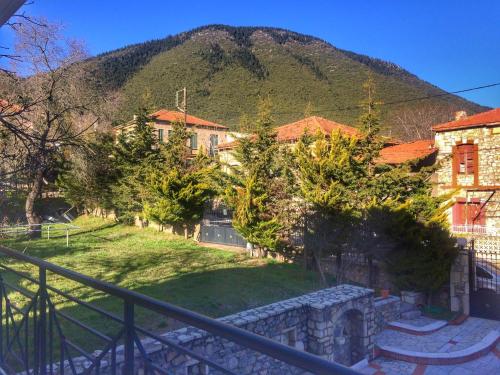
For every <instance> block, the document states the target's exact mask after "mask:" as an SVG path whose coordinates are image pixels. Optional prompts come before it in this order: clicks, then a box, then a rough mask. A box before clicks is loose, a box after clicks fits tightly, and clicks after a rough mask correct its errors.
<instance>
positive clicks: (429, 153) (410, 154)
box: [218, 116, 437, 166]
mask: <svg viewBox="0 0 500 375" xmlns="http://www.w3.org/2000/svg"><path fill="white" fill-rule="evenodd" d="M275 131H276V139H277V140H278V142H280V143H282V144H290V145H294V144H295V143H297V142H298V141H299V139H300V138H301V137H302V136H303V135H304V134H305V133H307V134H310V135H315V134H317V133H318V132H320V133H322V134H324V135H325V136H326V137H329V136H330V135H331V134H332V132H334V131H340V132H341V133H343V134H345V135H349V136H360V135H361V132H360V131H359V129H356V128H354V127H352V126H349V125H344V124H340V123H338V122H335V121H332V120H327V119H325V118H322V117H318V116H311V117H307V118H304V119H302V120H299V121H295V122H292V123H290V124H286V125H282V126H279V127H277V128H276V129H275ZM249 136H250V137H251V135H249ZM433 144H434V141H433V140H425V141H415V142H409V143H402V142H400V141H398V140H396V139H392V138H385V139H384V145H385V146H386V147H384V149H382V152H381V153H380V158H379V159H378V161H379V162H380V163H385V164H401V163H405V162H408V161H414V160H420V161H421V162H419V163H418V165H419V166H420V165H432V164H433V163H434V160H435V155H436V152H437V150H436V148H434V146H433ZM237 145H238V141H237V140H235V141H232V142H228V143H222V144H219V147H218V148H219V155H220V160H221V161H222V162H223V163H225V164H226V165H230V166H235V165H237V161H236V160H235V159H234V156H233V150H234V148H235V147H236V146H237Z"/></svg>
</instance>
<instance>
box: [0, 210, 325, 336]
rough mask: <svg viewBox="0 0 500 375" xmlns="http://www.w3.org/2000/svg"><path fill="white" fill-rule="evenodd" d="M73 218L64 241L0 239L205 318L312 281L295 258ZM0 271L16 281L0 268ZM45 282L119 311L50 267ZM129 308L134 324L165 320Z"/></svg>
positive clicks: (76, 312)
mask: <svg viewBox="0 0 500 375" xmlns="http://www.w3.org/2000/svg"><path fill="white" fill-rule="evenodd" d="M75 224H76V225H78V226H80V227H81V230H78V231H76V232H73V233H72V234H71V237H70V246H69V248H66V239H65V237H64V236H61V237H59V238H51V239H50V240H47V239H38V240H34V241H13V240H3V241H0V244H2V245H4V246H8V247H11V248H14V249H17V250H20V251H24V252H25V253H26V254H29V255H32V256H35V257H39V258H43V259H45V260H47V261H50V262H52V263H55V264H58V265H60V266H63V267H67V268H70V269H72V270H75V271H78V272H81V273H83V274H86V275H89V276H92V277H94V278H97V279H100V280H106V281H109V282H111V283H114V284H117V285H120V286H122V287H125V288H128V289H131V290H135V291H137V292H140V293H143V294H146V295H148V296H151V297H154V298H157V299H160V300H163V301H167V302H170V303H173V304H176V305H179V306H183V307H185V308H188V309H192V310H194V311H197V312H200V313H203V314H206V315H209V316H213V317H218V316H223V315H226V314H230V313H233V312H237V311H240V310H244V309H249V308H253V307H256V306H260V305H264V304H267V303H271V302H273V301H278V300H282V299H286V298H290V297H293V296H297V295H300V294H303V293H306V292H309V291H312V290H315V289H318V288H320V283H319V280H318V278H317V276H316V274H314V273H311V272H307V271H304V270H303V269H302V267H300V266H297V265H293V264H282V263H277V262H274V261H272V260H267V259H266V260H265V259H255V258H249V257H247V256H245V255H243V254H240V253H237V252H232V251H228V250H219V249H213V248H207V247H201V246H199V245H197V244H196V243H195V242H194V241H191V240H185V239H183V238H181V237H179V236H174V235H170V234H166V233H161V232H157V231H154V230H153V229H139V228H135V227H129V226H123V225H120V224H116V223H115V222H112V221H106V220H103V219H98V218H87V217H82V218H79V219H78V220H76V221H75ZM1 261H2V262H7V263H10V266H11V267H14V268H16V269H18V270H21V271H23V272H28V273H32V274H36V269H35V268H33V267H31V266H30V265H28V264H23V263H21V262H12V261H8V260H6V259H3V260H1ZM2 274H5V276H4V277H6V278H9V280H10V281H12V282H15V283H21V281H19V280H17V279H16V278H13V277H12V276H11V275H8V274H7V273H5V272H3V271H2ZM48 284H49V285H52V286H54V287H56V288H58V289H61V290H63V291H65V292H69V293H70V294H71V295H73V296H75V297H78V298H80V299H82V300H84V301H87V302H92V303H93V304H95V305H98V306H100V307H103V308H105V309H106V310H108V311H111V312H113V313H116V314H117V315H120V316H121V315H122V304H121V302H120V301H118V300H116V299H114V298H111V297H109V296H105V295H103V294H102V293H100V292H97V291H95V290H92V289H90V288H86V287H83V286H82V285H80V284H78V283H75V282H72V281H69V280H67V279H64V278H62V277H59V276H58V275H54V274H50V273H49V275H48ZM23 285H24V286H25V287H29V286H28V284H26V283H24V284H23ZM11 298H12V299H14V300H16V299H17V300H18V302H19V303H22V300H21V297H20V296H19V295H18V294H17V293H11ZM54 302H55V303H57V304H58V307H59V309H61V310H62V311H64V312H66V313H68V314H70V315H71V316H73V317H76V318H79V319H82V320H84V321H85V322H87V323H89V324H91V325H92V326H94V327H96V328H99V329H102V330H104V331H107V330H109V329H111V328H110V327H109V326H108V324H109V323H107V322H106V321H105V320H104V319H102V318H101V317H99V316H97V315H95V314H94V315H93V314H91V313H90V312H89V310H88V309H85V308H82V307H80V306H76V305H75V304H74V303H71V302H69V301H67V300H62V299H57V298H54ZM137 315H138V320H139V323H140V324H141V325H145V326H147V328H149V329H153V330H163V329H165V328H166V327H167V326H168V325H169V324H170V323H169V322H167V321H166V320H165V319H164V318H162V317H159V316H153V315H152V314H151V313H149V312H145V311H138V314H137Z"/></svg>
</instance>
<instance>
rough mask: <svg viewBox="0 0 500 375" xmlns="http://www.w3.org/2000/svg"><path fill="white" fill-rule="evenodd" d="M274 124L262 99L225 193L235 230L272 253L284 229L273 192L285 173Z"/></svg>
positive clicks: (268, 105) (267, 106) (242, 144)
mask: <svg viewBox="0 0 500 375" xmlns="http://www.w3.org/2000/svg"><path fill="white" fill-rule="evenodd" d="M273 125H274V121H273V118H272V115H271V101H270V99H269V98H267V99H263V100H261V101H260V103H259V111H258V116H257V119H256V121H255V129H256V131H255V134H254V135H252V136H250V137H247V138H241V139H240V140H239V142H238V147H237V149H236V150H235V153H234V156H235V159H236V160H237V161H238V162H239V165H238V166H237V167H235V168H233V170H232V173H231V176H230V179H231V181H232V184H231V185H230V187H229V188H227V189H226V194H225V195H226V200H227V202H228V203H229V205H230V206H231V207H232V208H233V209H234V218H233V226H234V228H235V229H236V230H237V231H238V232H239V233H241V235H242V236H243V237H245V238H246V239H247V240H248V241H249V242H250V243H252V244H254V245H256V246H258V247H260V248H261V249H264V250H272V251H273V250H276V249H277V248H278V247H279V246H280V231H281V230H282V229H283V225H282V224H281V220H280V219H279V217H278V212H277V209H276V207H277V206H278V200H277V197H276V195H274V194H273V193H272V192H273V187H274V186H276V184H277V183H279V182H278V181H279V180H280V178H281V173H282V168H281V167H280V165H279V161H278V159H279V152H278V150H279V145H278V141H277V139H276V133H275V131H274V129H273Z"/></svg>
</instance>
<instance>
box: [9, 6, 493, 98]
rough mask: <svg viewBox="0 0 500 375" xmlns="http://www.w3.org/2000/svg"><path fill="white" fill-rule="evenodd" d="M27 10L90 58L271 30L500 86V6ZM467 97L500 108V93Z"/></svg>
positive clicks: (461, 81) (435, 77) (448, 79)
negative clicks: (213, 30)
mask: <svg viewBox="0 0 500 375" xmlns="http://www.w3.org/2000/svg"><path fill="white" fill-rule="evenodd" d="M25 10H26V12H27V13H30V14H35V15H41V16H45V17H47V18H48V19H49V20H50V21H58V22H62V23H64V24H65V25H66V32H67V34H68V35H70V36H72V37H75V38H78V39H82V40H84V41H85V42H86V43H87V46H88V49H89V50H90V52H91V53H92V54H97V53H100V52H104V51H108V50H111V49H115V48H119V47H122V46H124V45H127V44H133V43H137V42H141V41H145V40H149V39H155V38H162V37H164V36H167V35H170V34H176V33H178V32H182V31H187V30H189V29H192V28H194V27H197V26H202V25H206V24H212V23H222V24H229V25H247V26H275V27H282V28H286V29H290V30H293V31H297V32H301V33H305V34H310V35H314V36H317V37H320V38H322V39H325V40H326V41H328V42H330V43H331V44H333V45H334V46H336V47H339V48H342V49H347V50H351V51H354V52H358V53H363V54H366V55H369V56H373V57H378V58H381V59H384V60H388V61H391V62H394V63H396V64H398V65H400V66H402V67H403V68H405V69H407V70H409V71H410V72H412V73H414V74H416V75H417V76H419V77H420V78H422V79H425V80H426V81H429V82H431V83H433V84H435V85H437V86H439V87H441V88H443V89H445V90H448V91H455V90H460V89H465V88H469V87H475V86H481V85H485V84H489V83H493V82H500V1H497V0H489V1H487V0H468V1H466V0H439V1H438V0H435V1H431V0H419V1H417V0H414V1H409V0H400V1H398V0H392V1H389V0H378V1H370V0H365V1H361V0H343V1H342V0H336V1H333V0H331V1H315V0H305V1H295V0H288V1H271V0H267V1H261V0H252V1H235V0H233V1H222V0H212V1H189V0H187V1H159V0H142V1H137V0H135V1H130V0H121V1H118V0H107V1H104V0H100V1H99V0H70V1H68V0H35V3H34V4H33V5H29V6H26V7H25ZM8 37H9V36H8V35H7V32H6V31H5V30H3V31H2V30H1V29H0V40H6V39H7V40H8ZM464 97H466V98H467V99H470V100H473V101H475V102H477V103H480V104H483V105H488V106H491V107H500V86H497V87H495V88H489V89H484V90H479V91H475V92H472V93H467V94H464Z"/></svg>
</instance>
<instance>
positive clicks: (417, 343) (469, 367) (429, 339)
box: [359, 317, 500, 375]
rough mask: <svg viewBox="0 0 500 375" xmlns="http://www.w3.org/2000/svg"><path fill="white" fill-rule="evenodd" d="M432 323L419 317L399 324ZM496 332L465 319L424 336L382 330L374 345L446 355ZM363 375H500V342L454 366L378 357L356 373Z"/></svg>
mask: <svg viewBox="0 0 500 375" xmlns="http://www.w3.org/2000/svg"><path fill="white" fill-rule="evenodd" d="M433 321H434V320H432V319H429V318H425V317H420V318H416V319H412V320H400V321H399V322H401V323H406V324H411V325H414V326H423V325H427V324H429V323H432V322H433ZM494 330H498V331H499V332H500V322H499V321H494V320H487V319H479V318H472V317H469V318H468V319H467V320H466V321H465V322H463V323H462V324H460V325H456V326H453V325H450V326H446V327H443V328H441V329H440V330H439V331H437V332H434V333H431V334H429V335H424V336H416V335H412V334H408V333H404V332H399V331H394V330H391V329H385V330H383V331H382V332H380V333H379V334H378V335H377V336H376V340H375V341H376V343H377V344H378V345H388V346H392V347H397V348H400V349H405V350H411V351H417V352H427V353H449V352H453V351H457V350H462V349H465V348H468V347H470V346H472V345H474V344H476V343H478V342H479V341H480V340H482V339H483V338H484V337H485V336H486V335H487V334H488V333H490V332H491V331H494ZM359 371H360V372H361V373H362V374H366V375H383V374H386V375H472V374H473V375H483V374H484V375H490V374H495V375H496V374H500V342H499V343H498V344H497V345H496V347H495V348H494V349H493V350H492V351H491V352H489V353H488V354H486V355H484V356H482V357H480V358H478V359H475V360H472V361H469V362H466V363H462V364H457V365H443V366H437V365H417V364H415V363H408V362H404V361H398V360H393V359H388V358H384V357H378V358H376V359H375V360H373V361H372V362H370V364H369V365H368V366H367V367H365V368H363V369H360V370H359Z"/></svg>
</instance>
